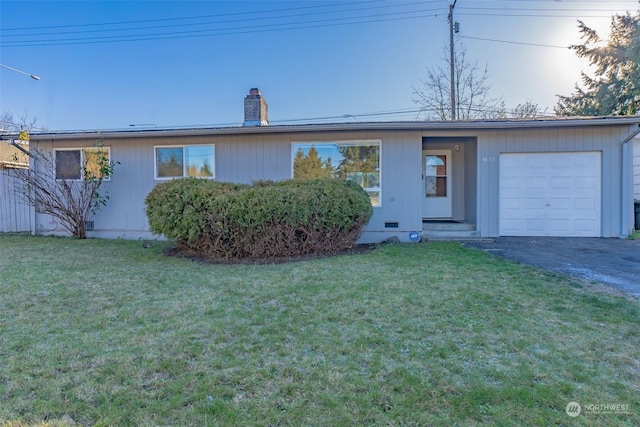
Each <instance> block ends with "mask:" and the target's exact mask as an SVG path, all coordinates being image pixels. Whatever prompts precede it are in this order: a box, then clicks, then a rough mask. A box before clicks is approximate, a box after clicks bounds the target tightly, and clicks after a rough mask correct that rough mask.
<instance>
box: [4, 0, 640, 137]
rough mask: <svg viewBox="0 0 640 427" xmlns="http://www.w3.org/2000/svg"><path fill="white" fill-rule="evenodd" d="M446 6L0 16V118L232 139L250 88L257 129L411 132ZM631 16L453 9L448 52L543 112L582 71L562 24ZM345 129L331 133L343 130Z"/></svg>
mask: <svg viewBox="0 0 640 427" xmlns="http://www.w3.org/2000/svg"><path fill="white" fill-rule="evenodd" d="M450 3H451V1H446V0H422V1H410V0H407V1H402V0H386V1H385V0H380V1H347V0H342V1H333V2H325V1H293V0H291V1H278V2H275V1H233V2H225V1H180V2H177V1H67V2H61V1H10V0H9V1H7V0H2V1H1V2H0V64H4V65H7V66H10V67H13V68H17V69H20V70H23V71H26V72H28V73H30V74H36V75H38V76H40V77H41V80H40V81H35V80H32V79H30V78H29V77H27V76H24V75H22V74H19V73H16V72H13V71H10V70H7V69H3V68H0V112H11V113H13V114H14V116H21V115H28V116H30V117H37V119H38V126H40V127H43V128H46V129H49V130H83V129H130V127H129V124H132V123H134V124H141V125H145V126H147V127H154V126H157V127H160V128H163V127H183V126H184V127H191V126H218V125H240V124H241V123H242V120H243V117H242V115H243V98H244V96H245V95H246V94H247V93H248V91H249V89H250V88H252V87H258V88H260V90H261V92H262V94H263V95H264V96H265V98H266V99H267V102H268V104H269V119H270V121H271V123H273V124H277V123H302V122H326V121H331V122H343V121H354V120H358V121H371V120H376V121H377V120H414V119H415V118H416V112H415V110H416V109H417V108H418V107H417V105H416V104H415V103H414V102H413V101H412V99H413V96H412V88H413V87H414V86H420V79H424V78H425V77H426V73H427V71H428V70H429V69H431V68H433V67H434V66H445V65H446V64H445V63H444V61H443V59H442V57H443V54H445V52H446V50H445V49H448V40H449V32H448V28H449V27H448V23H447V14H448V7H449V4H450ZM637 9H638V2H637V1H630V0H628V1H588V0H580V1H572V0H538V1H524V0H458V1H457V3H456V6H455V10H454V17H455V20H456V21H458V22H459V23H460V33H459V34H458V35H457V37H456V43H462V44H464V46H465V47H466V49H467V57H468V60H469V61H470V62H476V61H477V63H478V64H479V65H480V67H481V68H484V66H485V65H486V66H487V67H488V71H489V78H490V82H491V84H492V90H491V93H492V95H493V96H494V97H502V98H503V99H504V101H505V103H506V105H507V107H508V108H513V107H515V106H516V105H518V104H521V103H524V102H526V101H531V102H533V103H536V104H538V105H539V107H540V108H541V109H543V110H544V109H547V111H548V112H550V113H551V112H552V111H553V106H554V105H555V104H556V100H557V98H556V95H558V94H562V95H568V94H570V93H571V92H572V91H573V86H574V84H575V83H576V82H578V81H579V77H580V76H579V73H580V70H581V69H583V68H585V67H587V65H588V64H587V63H586V62H585V61H584V60H581V59H578V58H577V57H576V55H575V53H574V52H573V51H570V50H569V49H566V48H563V46H568V45H570V44H575V43H578V42H579V41H580V39H579V32H578V28H577V20H578V19H582V20H584V21H585V23H586V24H587V25H589V26H591V27H593V28H595V29H597V30H598V31H599V33H601V34H603V35H604V36H606V35H607V33H608V27H609V24H610V21H611V15H612V14H614V13H622V12H623V11H626V10H629V11H630V12H632V13H633V14H635V13H636V11H637ZM345 116H346V117H345Z"/></svg>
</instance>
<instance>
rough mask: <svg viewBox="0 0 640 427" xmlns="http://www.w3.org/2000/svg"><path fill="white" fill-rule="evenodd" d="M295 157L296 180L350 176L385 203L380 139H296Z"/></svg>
mask: <svg viewBox="0 0 640 427" xmlns="http://www.w3.org/2000/svg"><path fill="white" fill-rule="evenodd" d="M291 157H292V160H291V162H292V169H293V172H292V175H293V178H294V179H314V178H324V177H334V178H342V179H348V180H350V181H353V182H355V183H357V184H359V185H360V186H361V187H362V188H363V189H364V190H365V191H366V192H367V193H368V194H369V198H370V199H371V205H372V206H380V205H381V200H382V199H381V188H380V141H378V140H371V141H370V140H365V141H331V142H324V141H322V142H294V143H293V144H292V145H291Z"/></svg>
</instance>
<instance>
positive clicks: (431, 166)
mask: <svg viewBox="0 0 640 427" xmlns="http://www.w3.org/2000/svg"><path fill="white" fill-rule="evenodd" d="M422 189H423V192H422V217H423V218H433V219H436V218H443V219H445V218H451V216H452V213H451V200H452V199H451V150H423V151H422Z"/></svg>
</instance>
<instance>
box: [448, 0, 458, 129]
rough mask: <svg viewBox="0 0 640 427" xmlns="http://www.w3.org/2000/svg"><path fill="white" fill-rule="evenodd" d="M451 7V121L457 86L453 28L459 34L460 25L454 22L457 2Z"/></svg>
mask: <svg viewBox="0 0 640 427" xmlns="http://www.w3.org/2000/svg"><path fill="white" fill-rule="evenodd" d="M457 1H458V0H453V3H451V4H450V5H449V47H450V48H451V58H450V59H449V61H450V65H451V120H455V119H456V84H455V55H454V52H453V28H454V27H455V30H456V33H457V32H458V28H459V27H458V23H457V22H455V23H454V21H453V8H454V7H456V2H457Z"/></svg>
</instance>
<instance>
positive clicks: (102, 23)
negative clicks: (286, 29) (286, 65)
mask: <svg viewBox="0 0 640 427" xmlns="http://www.w3.org/2000/svg"><path fill="white" fill-rule="evenodd" d="M381 1H384V0H365V1H357V2H349V3H346V4H347V5H349V4H361V3H378V2H381ZM432 3H433V2H432ZM333 6H336V5H314V6H301V7H289V8H284V9H268V10H260V11H254V12H234V13H220V14H215V15H199V16H185V17H178V18H157V19H139V20H134V21H119V22H100V23H93V24H68V25H48V26H38V27H16V28H3V29H0V31H22V30H42V29H49V28H79V27H93V26H106V25H126V24H141V23H146V22H167V21H178V20H188V19H202V18H216V17H222V16H237V15H246V14H247V13H252V14H261V13H274V12H285V11H291V10H301V9H317V8H326V7H333Z"/></svg>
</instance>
